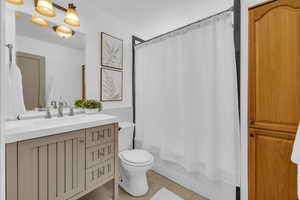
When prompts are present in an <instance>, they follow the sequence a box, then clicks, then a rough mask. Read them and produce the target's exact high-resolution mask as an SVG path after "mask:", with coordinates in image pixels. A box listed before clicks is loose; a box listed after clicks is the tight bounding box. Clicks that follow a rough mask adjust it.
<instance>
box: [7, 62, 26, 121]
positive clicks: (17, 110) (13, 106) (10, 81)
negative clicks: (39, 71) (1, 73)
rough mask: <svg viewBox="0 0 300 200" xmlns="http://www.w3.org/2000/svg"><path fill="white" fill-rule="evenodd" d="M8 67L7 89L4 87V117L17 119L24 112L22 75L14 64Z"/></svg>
mask: <svg viewBox="0 0 300 200" xmlns="http://www.w3.org/2000/svg"><path fill="white" fill-rule="evenodd" d="M7 67H8V69H9V70H8V77H7V87H6V94H7V95H6V116H7V117H8V118H9V117H17V116H18V115H19V114H22V113H24V112H25V104H24V96H23V86H22V74H21V71H20V69H19V67H18V66H17V65H16V64H12V65H11V66H7Z"/></svg>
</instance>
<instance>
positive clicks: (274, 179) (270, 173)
mask: <svg viewBox="0 0 300 200" xmlns="http://www.w3.org/2000/svg"><path fill="white" fill-rule="evenodd" d="M293 141H294V135H293V134H286V133H281V132H274V131H266V130H255V129H250V131H249V163H250V165H249V200H283V199H284V200H296V199H297V166H296V165H295V164H293V163H292V162H291V153H292V148H293Z"/></svg>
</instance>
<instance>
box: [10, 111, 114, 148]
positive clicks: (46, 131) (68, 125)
mask: <svg viewBox="0 0 300 200" xmlns="http://www.w3.org/2000/svg"><path fill="white" fill-rule="evenodd" d="M117 122H119V118H118V117H115V116H110V115H104V114H93V115H87V114H80V115H75V116H65V117H63V118H57V117H54V118H52V119H44V118H40V119H30V120H19V121H8V122H6V123H5V142H6V143H13V142H18V141H23V140H29V139H33V138H39V137H44V136H50V135H55V134H60V133H65V132H70V131H75V130H80V129H85V128H91V127H96V126H102V125H106V124H111V123H117Z"/></svg>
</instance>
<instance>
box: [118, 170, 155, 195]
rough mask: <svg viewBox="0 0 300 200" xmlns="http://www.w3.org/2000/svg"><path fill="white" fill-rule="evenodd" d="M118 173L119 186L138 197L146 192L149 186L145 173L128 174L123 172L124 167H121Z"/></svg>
mask: <svg viewBox="0 0 300 200" xmlns="http://www.w3.org/2000/svg"><path fill="white" fill-rule="evenodd" d="M120 175H121V177H120V178H121V180H120V186H121V187H122V188H123V189H124V190H125V191H126V192H128V193H129V194H130V195H132V196H135V197H139V196H143V195H145V194H146V193H147V192H148V190H149V186H148V181H147V176H146V173H138V174H134V175H133V174H132V175H128V174H126V172H124V169H121V170H120Z"/></svg>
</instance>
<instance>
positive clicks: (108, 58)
mask: <svg viewBox="0 0 300 200" xmlns="http://www.w3.org/2000/svg"><path fill="white" fill-rule="evenodd" d="M101 66H104V67H111V68H116V69H123V40H121V39H119V38H116V37H114V36H111V35H108V34H106V33H103V32H102V33H101Z"/></svg>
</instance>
